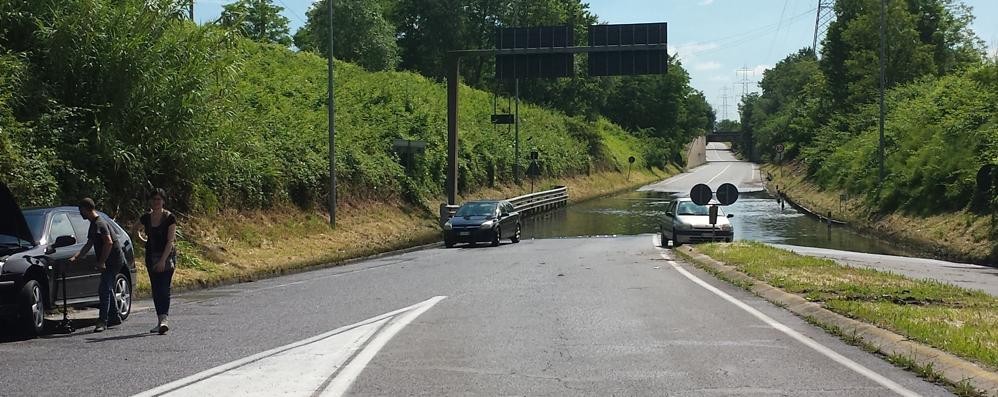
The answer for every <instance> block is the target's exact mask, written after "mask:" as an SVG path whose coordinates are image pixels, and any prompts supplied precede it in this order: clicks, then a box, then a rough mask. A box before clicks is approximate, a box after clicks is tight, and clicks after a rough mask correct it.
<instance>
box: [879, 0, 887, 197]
mask: <svg viewBox="0 0 998 397" xmlns="http://www.w3.org/2000/svg"><path fill="white" fill-rule="evenodd" d="M886 62H887V0H880V145H879V147H878V149H877V158H878V159H879V163H880V174H879V175H880V184H879V186H880V187H881V188H883V185H884V117H885V116H884V115H885V114H886V113H887V106H886V105H885V104H884V90H886V89H887V78H886V73H887V72H886V69H887V63H886Z"/></svg>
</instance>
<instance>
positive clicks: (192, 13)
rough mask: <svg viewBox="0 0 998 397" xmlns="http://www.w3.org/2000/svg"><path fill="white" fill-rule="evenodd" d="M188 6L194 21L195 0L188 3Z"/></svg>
mask: <svg viewBox="0 0 998 397" xmlns="http://www.w3.org/2000/svg"><path fill="white" fill-rule="evenodd" d="M188 6H189V7H188V9H187V11H188V13H189V14H190V16H191V20H192V21H193V20H194V0H191V3H190V4H188Z"/></svg>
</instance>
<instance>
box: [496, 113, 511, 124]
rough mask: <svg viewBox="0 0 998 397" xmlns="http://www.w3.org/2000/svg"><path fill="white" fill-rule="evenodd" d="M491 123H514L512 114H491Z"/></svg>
mask: <svg viewBox="0 0 998 397" xmlns="http://www.w3.org/2000/svg"><path fill="white" fill-rule="evenodd" d="M492 124H516V119H515V118H513V115H512V114H493V115H492Z"/></svg>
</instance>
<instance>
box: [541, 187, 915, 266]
mask: <svg viewBox="0 0 998 397" xmlns="http://www.w3.org/2000/svg"><path fill="white" fill-rule="evenodd" d="M671 200H672V196H671V195H669V194H664V193H656V192H630V193H625V194H621V195H616V196H611V197H606V198H601V199H596V200H591V201H587V202H584V203H580V204H576V205H573V206H570V207H567V208H562V209H558V210H555V211H552V212H549V213H546V214H543V215H539V216H537V217H533V218H530V219H527V220H526V221H525V222H524V225H523V235H524V238H558V237H578V236H606V235H636V234H644V233H656V232H657V231H658V225H659V223H660V222H661V219H662V217H664V216H665V211H666V208H667V207H668V205H669V203H670V202H671ZM724 212H726V213H730V214H734V215H735V217H734V218H733V219H731V223H732V225H734V228H735V239H736V240H756V241H762V242H767V243H779V244H790V245H800V246H808V247H819V248H830V249H838V250H846V251H856V252H867V253H875V254H891V255H900V254H903V253H904V252H902V251H901V250H899V249H897V248H895V247H893V246H891V245H890V244H888V243H886V242H882V241H878V240H876V239H873V238H870V237H868V236H863V235H860V234H858V233H856V232H854V231H852V230H850V229H848V228H845V227H841V226H836V227H832V228H831V229H829V228H828V225H826V224H823V223H821V222H819V221H817V220H816V219H813V218H810V217H808V216H805V215H804V214H801V213H799V212H797V211H795V210H794V209H792V208H790V207H789V206H787V207H786V209H783V210H781V208H780V205H779V204H778V203H777V202H776V200H774V199H773V198H772V197H770V196H769V195H768V194H767V193H765V192H758V193H751V194H744V195H742V196H741V197H740V198H739V199H738V202H736V203H735V204H734V205H731V206H730V207H725V208H724Z"/></svg>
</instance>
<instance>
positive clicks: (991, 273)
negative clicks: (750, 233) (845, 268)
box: [773, 244, 998, 296]
mask: <svg viewBox="0 0 998 397" xmlns="http://www.w3.org/2000/svg"><path fill="white" fill-rule="evenodd" d="M773 246H775V247H779V248H783V249H786V250H790V251H794V252H796V253H798V254H802V255H809V256H817V257H822V258H828V259H832V260H834V261H836V262H839V263H842V264H844V265H849V266H856V267H865V268H870V269H876V270H882V271H887V272H892V273H897V274H903V275H905V276H908V277H912V278H917V279H932V280H936V281H942V282H944V283H949V284H953V285H957V286H960V287H963V288H968V289H976V290H981V291H984V292H987V293H989V294H991V295H994V296H998V269H996V268H993V267H988V266H981V265H972V264H968V263H956V262H947V261H941V260H935V259H923V258H910V257H904V256H891V255H876V254H864V253H860V252H850V251H838V250H830V249H824V248H812V247H801V246H796V245H781V244H773Z"/></svg>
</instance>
